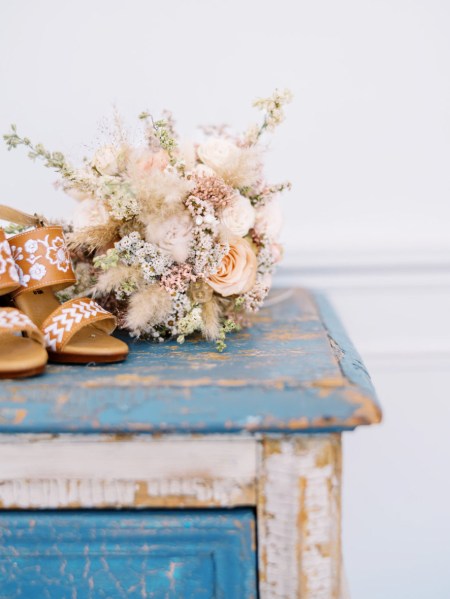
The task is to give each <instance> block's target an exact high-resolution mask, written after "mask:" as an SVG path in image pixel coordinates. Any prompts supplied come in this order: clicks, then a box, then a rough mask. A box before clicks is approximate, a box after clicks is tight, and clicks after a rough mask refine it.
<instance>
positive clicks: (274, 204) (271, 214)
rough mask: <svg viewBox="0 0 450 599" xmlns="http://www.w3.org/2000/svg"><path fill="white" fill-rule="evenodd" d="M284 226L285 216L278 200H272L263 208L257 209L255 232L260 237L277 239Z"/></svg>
mask: <svg viewBox="0 0 450 599" xmlns="http://www.w3.org/2000/svg"><path fill="white" fill-rule="evenodd" d="M282 225H283V214H282V212H281V206H280V202H279V200H278V199H277V198H274V199H272V200H270V202H268V203H267V204H265V205H264V206H262V207H261V208H257V210H256V220H255V231H256V232H257V233H258V234H259V235H268V236H269V237H270V238H271V239H277V238H278V236H279V235H280V233H281V227H282Z"/></svg>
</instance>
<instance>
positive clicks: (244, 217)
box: [220, 193, 255, 237]
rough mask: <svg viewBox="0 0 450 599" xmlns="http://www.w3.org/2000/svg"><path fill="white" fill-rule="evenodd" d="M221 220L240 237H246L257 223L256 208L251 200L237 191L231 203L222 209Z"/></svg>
mask: <svg viewBox="0 0 450 599" xmlns="http://www.w3.org/2000/svg"><path fill="white" fill-rule="evenodd" d="M220 221H221V223H222V224H223V225H225V227H226V228H227V229H228V230H229V231H231V232H232V233H233V234H234V235H237V236H238V237H245V235H247V233H248V231H249V229H251V228H252V227H253V225H254V224H255V209H254V208H253V206H252V205H251V203H250V200H249V199H248V198H246V197H244V196H242V195H241V194H240V193H237V194H236V195H235V197H234V200H233V202H232V203H231V204H229V205H228V206H226V207H225V208H223V209H222V211H221V213H220Z"/></svg>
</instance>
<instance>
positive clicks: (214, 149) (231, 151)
mask: <svg viewBox="0 0 450 599" xmlns="http://www.w3.org/2000/svg"><path fill="white" fill-rule="evenodd" d="M197 154H198V157H199V158H200V160H201V161H202V162H203V164H206V165H207V166H209V167H210V168H212V169H213V170H214V171H217V172H218V173H221V172H224V171H234V170H235V169H236V168H237V167H238V165H239V160H240V157H241V150H240V149H239V148H238V147H237V146H236V144H234V143H233V142H231V141H229V140H227V139H220V138H213V139H209V140H208V141H207V142H205V143H204V144H202V145H201V146H200V147H199V148H198V150H197Z"/></svg>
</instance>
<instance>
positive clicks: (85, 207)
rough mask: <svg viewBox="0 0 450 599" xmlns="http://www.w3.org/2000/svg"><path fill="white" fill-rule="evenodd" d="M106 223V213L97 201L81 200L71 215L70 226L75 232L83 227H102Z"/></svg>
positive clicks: (101, 203)
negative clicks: (71, 225)
mask: <svg viewBox="0 0 450 599" xmlns="http://www.w3.org/2000/svg"><path fill="white" fill-rule="evenodd" d="M107 221H108V211H107V210H106V208H105V205H104V204H103V202H101V201H99V200H92V199H88V200H83V201H81V202H80V203H79V204H78V205H77V206H76V208H75V210H74V211H73V214H72V224H73V228H74V229H75V230H77V229H84V228H85V227H96V226H98V225H104V224H105V223H106V222H107Z"/></svg>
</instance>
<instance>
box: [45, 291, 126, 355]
mask: <svg viewBox="0 0 450 599" xmlns="http://www.w3.org/2000/svg"><path fill="white" fill-rule="evenodd" d="M94 323H95V324H96V326H97V327H98V328H99V329H100V330H102V331H104V332H105V333H107V334H108V335H109V334H111V333H112V332H113V331H114V329H115V328H116V318H115V317H114V316H113V315H112V314H111V313H110V312H108V311H107V310H105V309H104V308H102V307H101V306H100V305H99V304H97V302H94V300H93V299H91V298H89V297H82V298H78V299H73V300H69V301H68V302H66V303H65V304H61V305H60V306H59V307H58V308H56V310H55V311H54V312H52V313H51V314H50V316H49V317H48V318H46V320H45V321H44V322H43V324H42V327H41V329H42V332H43V334H44V338H45V345H46V347H47V349H49V350H50V351H53V352H60V351H62V350H63V349H64V346H65V345H66V344H67V343H68V341H70V339H71V338H72V337H73V336H74V335H75V333H77V332H78V331H79V330H80V329H82V328H83V327H85V326H87V325H90V324H94Z"/></svg>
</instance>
